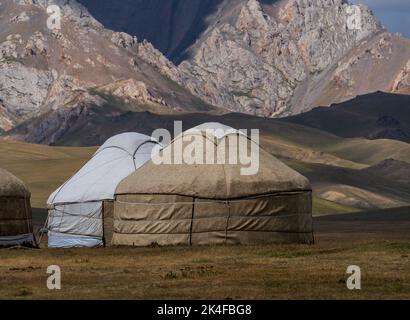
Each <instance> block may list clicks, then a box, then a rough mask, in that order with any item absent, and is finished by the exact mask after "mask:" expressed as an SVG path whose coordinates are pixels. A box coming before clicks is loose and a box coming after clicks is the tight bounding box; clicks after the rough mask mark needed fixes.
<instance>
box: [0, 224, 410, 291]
mask: <svg viewBox="0 0 410 320" xmlns="http://www.w3.org/2000/svg"><path fill="white" fill-rule="evenodd" d="M408 231H409V230H408V229H407V230H406V231H405V232H404V233H402V234H399V233H397V232H392V233H389V234H387V233H365V234H364V233H361V234H359V233H343V232H337V233H327V232H324V231H319V232H318V234H317V244H316V245H313V246H305V245H277V246H244V247H230V246H229V247H225V246H219V247H199V248H190V247H172V248H105V249H70V250H51V249H43V250H16V249H14V250H13V249H5V250H0V261H1V265H0V273H1V277H0V299H228V298H231V299H342V298H343V299H393V298H394V299H410V232H408ZM52 264H57V265H59V266H60V267H61V270H62V290H60V291H50V290H48V289H47V288H46V279H47V276H48V275H47V274H46V268H47V266H49V265H52ZM352 264H355V265H359V266H360V267H361V269H362V274H363V275H362V277H363V278H362V290H361V291H355V292H353V291H349V290H348V289H346V284H345V280H346V278H347V276H346V274H345V272H346V268H347V266H349V265H352Z"/></svg>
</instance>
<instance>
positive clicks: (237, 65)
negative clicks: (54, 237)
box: [0, 0, 410, 143]
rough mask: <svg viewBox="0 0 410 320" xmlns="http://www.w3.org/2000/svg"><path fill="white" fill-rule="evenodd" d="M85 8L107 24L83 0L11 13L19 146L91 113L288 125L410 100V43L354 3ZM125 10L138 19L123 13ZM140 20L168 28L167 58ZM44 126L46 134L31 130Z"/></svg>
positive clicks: (9, 123) (209, 0)
mask: <svg viewBox="0 0 410 320" xmlns="http://www.w3.org/2000/svg"><path fill="white" fill-rule="evenodd" d="M81 2H82V3H83V4H84V5H87V6H88V7H89V8H90V9H92V10H93V12H96V14H97V15H98V17H99V21H100V22H99V21H97V20H95V19H94V17H93V16H91V14H90V13H89V11H88V10H87V9H86V8H85V7H84V6H83V5H81V4H79V3H78V2H77V1H74V0H49V1H46V0H4V1H2V2H1V3H0V129H2V130H10V129H12V128H14V127H16V126H17V125H19V124H21V123H23V122H24V127H25V128H30V130H25V134H24V135H23V136H17V138H20V139H24V140H27V139H30V137H36V139H35V141H34V142H38V141H46V143H52V142H53V141H54V140H53V139H54V138H50V137H52V136H54V135H56V134H57V131H58V132H61V127H64V126H59V121H63V122H64V123H71V122H72V121H74V120H72V119H78V118H79V117H80V118H81V117H82V115H83V113H82V112H83V111H81V110H90V108H89V107H90V106H92V107H93V108H91V109H93V110H95V108H94V107H100V108H103V107H105V106H106V105H110V106H112V107H113V108H111V109H112V110H115V112H127V111H143V110H149V111H152V112H156V113H170V112H181V111H210V110H215V109H216V108H215V107H212V105H213V106H216V107H219V110H231V111H235V112H238V111H239V112H244V113H249V114H255V115H261V116H266V117H281V116H287V115H292V114H297V113H301V112H304V111H307V110H310V109H312V108H313V107H316V106H318V105H331V104H333V103H337V102H342V101H345V100H348V99H350V98H353V97H355V96H357V95H362V94H366V93H369V92H375V91H378V90H382V91H388V92H394V93H404V94H410V40H408V39H405V38H403V37H401V36H400V35H395V34H390V33H388V32H386V31H385V30H383V29H382V28H381V26H380V25H379V23H378V22H377V21H376V20H375V18H374V17H373V15H372V13H371V12H370V10H369V9H368V8H367V7H365V6H353V5H350V4H348V3H347V1H345V0H277V1H275V0H259V1H257V0H206V1H196V0H172V1H171V0H170V1H159V0H158V1H157V0H153V1H145V0H132V1H131V0H121V1H120V0H118V1H115V2H114V1H112V0H99V1H98V2H96V1H93V0H81ZM46 3H47V4H48V5H50V4H58V5H59V6H60V7H61V9H62V28H61V29H60V30H50V29H49V28H48V27H47V23H46V22H47V19H48V18H49V16H48V15H47V13H46ZM118 5H124V8H127V9H124V8H123V10H119V11H118V12H117V11H115V12H113V11H114V10H113V8H114V7H116V6H118ZM133 6H135V10H136V11H138V10H142V12H139V11H138V14H137V13H136V12H134V13H132V12H130V11H131V8H132V7H133ZM98 8H99V10H97V9H98ZM190 13H191V14H190ZM110 16H115V17H116V19H117V21H119V22H122V23H123V25H122V26H116V27H118V30H129V31H130V32H135V33H141V34H142V36H141V35H140V34H132V35H129V34H127V33H124V32H114V31H110V30H108V29H106V28H105V27H106V26H103V24H101V22H106V23H108V22H107V21H108V20H109V19H108V20H107V17H110ZM143 16H144V17H143ZM131 17H140V18H141V19H142V20H141V21H148V20H150V24H147V25H146V26H147V27H146V29H149V30H157V31H158V30H160V31H164V30H168V31H167V32H165V33H164V32H162V33H161V32H159V31H158V32H157V33H155V36H154V35H152V34H148V36H149V37H150V38H152V39H154V41H155V42H156V43H159V44H160V43H162V44H161V45H159V46H160V48H161V49H162V51H163V52H161V51H160V50H157V49H156V48H155V47H154V45H152V44H151V42H149V41H147V40H142V39H143V37H144V33H143V32H141V31H140V29H141V28H142V27H141V28H133V27H132V26H133V25H134V22H132V20H133V19H131ZM142 17H143V18H142ZM160 17H162V18H160ZM164 17H166V19H165V18H164ZM111 19H113V18H111ZM165 21H166V22H165ZM170 21H172V23H171V22H170ZM139 23H142V22H139ZM111 24H112V22H111ZM164 24H166V28H163V26H164ZM108 25H110V23H108ZM127 28H128V29H127ZM191 28H192V30H191ZM159 34H161V37H162V36H163V38H161V37H160V38H161V39H162V40H158V39H159V38H156V37H157V36H158V35H159ZM165 34H166V35H165ZM136 36H138V37H136ZM138 39H141V40H138ZM187 39H189V41H188V40H187ZM165 44H166V45H165ZM164 48H165V49H164ZM163 53H165V54H167V55H168V56H172V55H173V54H176V55H177V56H178V57H182V56H183V57H185V60H184V61H182V62H181V63H180V64H178V65H176V64H174V63H173V62H171V61H170V60H169V59H168V58H167V57H166V56H165V55H164V54H163ZM222 108H223V109H222ZM77 109H78V110H77ZM104 110H105V109H104ZM112 110H111V111H112ZM111 111H107V112H111ZM65 115H67V117H66V116H65ZM35 118H37V119H39V121H40V122H41V125H40V124H39V122H38V121H37V122H35V123H36V125H29V124H27V123H28V122H30V121H31V120H32V119H35ZM91 118H92V116H87V121H91V120H89V119H91ZM67 119H70V120H69V121H68V120H67ZM50 128H54V129H50ZM50 130H51V131H50ZM53 130H55V131H53ZM13 132H21V131H18V130H17V131H13ZM51 132H54V133H53V134H52V133H51ZM13 138H16V136H13ZM30 141H32V140H30Z"/></svg>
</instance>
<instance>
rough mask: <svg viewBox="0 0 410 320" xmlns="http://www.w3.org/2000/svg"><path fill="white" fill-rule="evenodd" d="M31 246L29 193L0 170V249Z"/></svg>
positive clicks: (9, 175) (10, 175)
mask: <svg viewBox="0 0 410 320" xmlns="http://www.w3.org/2000/svg"><path fill="white" fill-rule="evenodd" d="M33 244H34V238H33V223H32V218H31V206H30V191H29V190H28V189H27V187H26V186H25V185H24V183H23V182H22V181H21V180H19V179H18V178H16V177H15V176H13V175H12V174H11V173H9V172H7V171H6V170H3V169H0V247H9V246H19V245H22V246H25V245H27V246H31V245H33Z"/></svg>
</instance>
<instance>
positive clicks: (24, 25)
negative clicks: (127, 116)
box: [0, 0, 209, 130]
mask: <svg viewBox="0 0 410 320" xmlns="http://www.w3.org/2000/svg"><path fill="white" fill-rule="evenodd" d="M51 4H57V5H59V6H60V8H61V14H62V21H61V29H50V28H49V27H48V26H47V20H48V19H49V15H48V14H47V12H46V8H47V5H51ZM157 60H158V63H157V62H156V61H157ZM174 69H175V70H176V68H175V66H173V65H172V64H171V63H169V61H168V60H167V59H166V58H165V57H163V56H162V54H161V53H160V52H159V51H157V50H155V49H154V48H153V47H152V46H151V45H149V44H148V43H147V42H144V41H142V42H138V40H137V38H136V37H132V36H130V35H128V34H125V33H116V32H113V31H109V30H107V29H105V28H104V27H103V26H102V25H101V24H100V23H99V22H97V21H96V20H95V19H94V18H93V17H92V16H91V15H90V14H89V13H88V11H87V9H86V8H84V7H83V6H82V5H80V4H78V3H77V2H76V1H66V0H53V1H45V0H6V1H1V3H0V128H2V129H3V130H9V129H11V128H13V127H14V126H16V125H18V124H20V123H21V122H23V121H27V120H30V119H33V118H35V117H39V116H40V115H42V114H45V113H48V112H50V111H54V110H57V109H62V110H64V109H66V110H68V109H72V108H76V107H78V106H79V104H80V103H81V104H83V105H84V104H93V105H100V106H101V105H104V104H106V103H109V102H110V101H109V100H110V99H115V101H116V103H117V104H121V105H122V106H123V107H124V108H125V109H129V110H155V111H156V112H176V111H183V110H191V109H190V108H194V107H193V106H195V110H197V109H196V107H197V106H199V107H203V108H204V109H205V110H206V109H209V107H208V106H207V105H206V104H205V103H203V102H202V101H201V100H200V99H198V98H196V97H194V96H193V95H192V94H190V93H189V92H188V91H187V90H185V89H183V88H181V87H180V86H178V85H177V84H176V83H174V82H173V81H172V80H170V79H169V76H175V75H173V72H176V71H173V70H174ZM167 74H168V76H167ZM175 77H176V76H175Z"/></svg>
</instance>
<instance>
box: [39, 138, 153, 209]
mask: <svg viewBox="0 0 410 320" xmlns="http://www.w3.org/2000/svg"><path fill="white" fill-rule="evenodd" d="M153 148H156V150H158V151H159V149H160V145H159V143H158V142H157V141H155V140H153V139H152V138H151V137H149V136H146V135H143V134H139V133H134V132H130V133H122V134H119V135H117V136H114V137H112V138H110V139H108V140H107V141H106V142H105V143H104V144H103V145H102V146H101V147H100V148H99V149H98V150H97V152H96V153H95V154H94V156H93V157H92V159H91V160H90V161H89V162H87V163H86V164H85V165H84V166H83V167H82V168H81V169H80V170H79V171H78V172H77V173H76V174H75V175H74V176H73V177H71V178H70V179H69V180H68V181H67V182H65V183H64V184H63V185H62V186H60V187H59V188H58V189H57V190H56V191H54V192H53V194H51V196H50V197H49V199H48V201H47V203H48V204H50V205H51V204H65V203H82V202H91V201H101V200H110V199H113V198H114V191H115V188H116V187H117V185H118V183H119V182H120V181H121V180H122V179H124V178H125V177H127V176H128V175H129V174H131V173H132V172H134V171H135V170H136V169H137V168H139V167H140V166H142V165H143V164H145V163H146V162H147V160H149V159H151V151H152V149H153Z"/></svg>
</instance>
